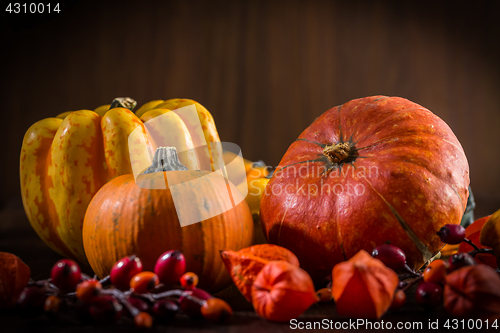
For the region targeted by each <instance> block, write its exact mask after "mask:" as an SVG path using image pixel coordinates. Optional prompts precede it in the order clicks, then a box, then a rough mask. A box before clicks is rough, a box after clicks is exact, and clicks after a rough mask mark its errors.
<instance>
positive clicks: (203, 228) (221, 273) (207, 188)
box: [83, 171, 253, 291]
mask: <svg viewBox="0 0 500 333" xmlns="http://www.w3.org/2000/svg"><path fill="white" fill-rule="evenodd" d="M163 174H165V178H164V175H163ZM166 174H168V176H167V175H166ZM141 177H144V178H145V179H141ZM167 177H168V179H169V181H171V180H172V179H174V180H175V181H176V182H188V181H189V182H190V183H189V184H190V186H193V189H194V190H195V191H193V192H191V193H190V194H182V195H184V196H185V197H184V198H183V199H184V200H186V202H188V203H192V204H193V206H192V208H191V209H189V211H188V212H185V213H187V214H194V215H195V216H196V214H198V212H199V210H202V209H205V210H209V211H213V210H214V209H215V208H217V206H219V205H222V204H223V202H224V201H225V200H226V201H227V193H228V189H227V187H226V185H225V182H224V181H222V182H213V181H211V179H213V178H212V177H222V176H219V175H218V174H217V173H214V172H212V173H210V174H208V173H207V172H204V171H167V172H159V173H153V174H148V175H142V176H139V178H138V182H139V183H142V184H144V183H143V182H146V183H153V184H146V185H145V186H144V187H146V188H143V187H139V186H138V185H137V184H136V182H135V181H134V177H133V175H124V176H120V177H117V178H115V179H113V180H112V181H110V182H109V183H107V184H106V185H104V186H103V187H102V188H101V189H100V190H99V192H98V193H97V194H96V195H95V197H94V199H92V202H91V203H90V205H89V207H88V209H87V214H86V215H85V222H84V227H83V242H84V246H85V253H86V255H87V258H88V260H89V263H90V265H91V267H92V269H93V270H94V272H95V273H96V274H97V275H98V276H99V277H104V276H106V275H107V274H109V272H110V270H111V268H112V266H113V264H114V263H115V262H116V261H118V260H119V259H121V258H122V257H125V256H128V255H132V254H135V255H137V256H138V257H139V258H140V259H141V261H142V262H143V265H144V270H153V269H154V265H155V262H156V260H157V259H158V257H159V256H160V255H161V254H162V253H163V252H165V251H168V250H172V249H178V250H180V251H182V252H183V254H184V256H185V258H186V265H187V267H186V270H187V271H192V272H195V273H196V274H198V275H199V276H200V287H202V288H206V289H208V290H210V291H218V290H221V289H222V288H224V287H227V286H228V285H229V284H230V283H231V278H230V276H229V274H228V273H227V271H226V269H225V267H224V264H223V263H222V260H221V258H220V254H219V251H221V250H224V249H233V250H239V249H242V248H244V247H247V246H250V245H251V244H252V242H253V220H252V216H251V214H250V210H249V208H248V205H247V203H246V202H245V200H243V198H239V197H238V196H240V197H241V194H240V193H239V191H238V190H237V189H236V187H235V186H234V185H232V184H230V183H229V184H230V186H231V193H233V195H234V196H235V197H234V200H235V202H238V201H241V202H240V203H239V204H237V205H236V206H235V207H234V208H232V209H230V210H228V211H226V212H224V213H222V214H219V215H217V216H214V217H212V218H210V219H207V220H204V221H202V222H199V223H195V224H191V225H188V226H185V227H181V226H180V224H179V219H178V216H177V213H176V209H175V206H174V202H173V199H172V195H171V190H170V188H168V187H167V188H166V189H147V188H148V187H149V188H151V187H156V188H158V186H153V185H154V183H158V182H164V180H165V179H166V178H167ZM163 184H164V183H163ZM197 202H198V204H197ZM200 202H201V203H203V204H200Z"/></svg>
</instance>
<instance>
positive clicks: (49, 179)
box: [20, 98, 222, 263]
mask: <svg viewBox="0 0 500 333" xmlns="http://www.w3.org/2000/svg"><path fill="white" fill-rule="evenodd" d="M191 104H194V105H195V106H196V111H197V113H198V116H199V120H200V123H201V125H202V127H203V131H202V133H187V134H186V135H185V137H186V138H188V139H191V136H193V140H194V139H200V138H195V137H194V136H195V135H198V136H199V135H200V134H201V135H202V136H204V139H205V140H206V142H207V143H211V142H219V141H220V139H219V136H218V134H217V130H216V128H215V123H214V120H213V118H212V116H211V114H210V113H209V112H208V110H207V109H205V108H204V107H203V106H202V105H201V104H199V103H197V102H195V101H193V100H189V99H178V98H176V99H170V100H166V101H163V100H157V101H152V102H149V103H146V104H144V105H143V106H142V107H141V108H139V110H137V113H136V114H134V113H133V112H131V111H130V110H129V109H128V108H130V109H132V108H133V107H134V106H135V101H133V100H130V99H116V100H115V101H114V103H113V104H112V105H111V106H110V105H103V106H101V107H98V108H97V109H95V110H94V111H91V110H79V111H74V112H64V113H61V114H59V115H58V116H56V117H54V118H46V119H43V120H40V121H38V122H36V123H35V124H33V125H32V126H31V127H30V128H29V129H28V131H27V132H26V134H25V136H24V141H23V145H22V149H21V157H20V176H21V177H20V178H21V196H22V199H23V204H24V209H25V211H26V215H27V216H28V219H29V221H30V223H31V225H32V227H33V229H34V230H35V231H36V232H37V234H38V236H39V237H40V238H41V239H42V240H43V241H44V242H45V243H47V245H49V246H50V247H51V248H52V249H53V250H55V251H56V252H58V253H59V254H61V255H63V256H66V257H70V258H73V259H77V260H79V261H80V262H83V263H85V262H87V259H86V258H85V253H84V249H83V242H82V224H83V217H84V215H85V211H86V209H87V206H88V204H89V202H90V200H91V199H92V197H93V196H94V195H95V193H96V192H97V191H98V190H99V188H101V186H103V185H104V184H105V183H106V182H108V181H109V180H111V179H113V178H115V177H117V176H120V175H124V174H131V173H132V172H133V170H132V164H133V163H134V161H131V159H130V155H129V145H128V137H129V135H130V133H132V132H133V131H134V130H135V129H137V128H140V129H141V131H142V133H144V134H145V133H146V130H145V127H144V124H143V122H146V121H148V120H151V119H152V118H154V117H156V116H159V115H162V114H165V113H167V112H169V111H170V110H175V109H178V108H181V107H184V106H187V105H191ZM120 106H122V107H120ZM110 107H111V109H110ZM179 122H181V121H179ZM180 125H182V124H180ZM183 129H185V126H184V127H183ZM146 141H147V140H146ZM198 141H199V140H198ZM149 144H151V146H153V147H152V150H153V151H154V148H155V147H154V144H153V143H151V142H149ZM142 148H143V149H140V150H139V151H140V153H139V154H136V155H135V158H136V159H137V160H139V161H146V160H148V158H149V156H148V149H147V147H142ZM197 152H199V153H205V154H208V155H210V156H209V158H210V161H211V162H212V166H214V165H218V164H221V163H222V155H221V154H218V152H215V151H211V146H210V145H208V146H207V149H205V150H200V149H198V150H197ZM139 164H140V163H139ZM213 169H218V168H217V167H214V168H213Z"/></svg>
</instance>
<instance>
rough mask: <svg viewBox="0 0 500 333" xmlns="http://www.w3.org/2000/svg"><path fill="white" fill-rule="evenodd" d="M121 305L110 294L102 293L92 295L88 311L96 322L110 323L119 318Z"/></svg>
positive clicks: (121, 309)
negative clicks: (100, 294) (101, 294)
mask: <svg viewBox="0 0 500 333" xmlns="http://www.w3.org/2000/svg"><path fill="white" fill-rule="evenodd" d="M122 311H123V306H122V305H121V304H120V303H119V302H118V301H117V300H116V299H115V298H114V297H112V296H108V295H104V296H97V297H94V299H93V300H92V302H91V304H90V307H89V313H90V316H91V317H92V319H93V320H94V321H95V322H96V323H98V324H112V323H114V322H116V321H117V320H118V319H120V317H121V314H122Z"/></svg>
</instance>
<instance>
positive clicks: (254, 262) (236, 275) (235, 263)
mask: <svg viewBox="0 0 500 333" xmlns="http://www.w3.org/2000/svg"><path fill="white" fill-rule="evenodd" d="M221 257H222V261H223V262H224V265H225V266H226V269H227V270H228V272H229V274H230V275H231V278H232V279H233V282H234V284H235V285H236V287H237V288H238V290H239V291H240V292H241V293H242V294H243V296H245V298H246V299H247V300H248V301H249V302H252V284H253V281H254V280H255V278H256V277H257V274H259V272H260V271H261V269H262V268H264V266H265V265H266V264H267V263H268V262H269V261H271V260H284V261H287V262H290V263H291V264H292V265H294V266H296V267H299V260H298V259H297V257H296V256H295V255H294V254H293V253H292V252H290V251H289V250H287V249H285V248H284V247H281V246H277V245H272V244H260V245H254V246H250V247H247V248H244V249H242V250H240V251H231V250H227V251H222V252H221Z"/></svg>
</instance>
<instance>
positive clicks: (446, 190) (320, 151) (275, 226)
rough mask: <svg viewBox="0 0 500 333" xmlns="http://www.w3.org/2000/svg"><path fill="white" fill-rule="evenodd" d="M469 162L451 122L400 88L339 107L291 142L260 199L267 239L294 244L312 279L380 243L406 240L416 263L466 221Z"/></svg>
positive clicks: (410, 260) (414, 265)
mask: <svg viewBox="0 0 500 333" xmlns="http://www.w3.org/2000/svg"><path fill="white" fill-rule="evenodd" d="M468 185H469V166H468V163H467V159H466V156H465V153H464V151H463V149H462V146H461V145H460V142H459V141H458V139H457V138H456V137H455V135H454V134H453V132H452V131H451V129H450V128H449V127H448V125H447V124H446V123H445V122H444V121H443V120H441V119H440V118H439V117H437V116H436V115H434V114H433V113H432V112H431V111H429V110H427V109H425V108H424V107H422V106H420V105H418V104H416V103H413V102H410V101H409V100H406V99H403V98H399V97H385V96H373V97H366V98H361V99H356V100H352V101H350V102H347V103H345V104H343V105H341V106H337V107H334V108H332V109H330V110H328V111H327V112H325V113H324V114H323V115H321V116H320V117H319V118H317V119H316V120H315V121H314V122H313V123H312V124H311V125H310V126H309V127H308V128H307V129H306V130H305V131H304V132H302V134H301V135H300V136H299V138H298V139H297V140H296V141H295V142H293V143H292V145H291V146H290V147H289V148H288V150H287V152H286V153H285V155H284V157H283V158H282V160H281V162H280V164H279V166H278V167H277V169H276V171H275V173H274V175H273V177H272V179H271V180H270V182H269V184H268V185H267V187H266V191H265V193H264V196H263V198H262V201H261V206H260V210H261V215H260V219H261V224H262V227H263V230H264V234H265V236H266V238H267V240H268V241H269V242H270V243H273V244H277V245H281V246H283V247H286V248H288V249H289V250H291V251H292V252H294V253H295V255H296V256H297V257H298V258H299V261H300V263H301V266H302V267H303V268H304V269H305V270H306V271H308V272H309V273H310V274H311V276H312V277H313V278H314V280H315V281H316V282H318V281H321V279H323V278H324V277H326V276H327V275H328V274H330V272H331V271H332V268H333V266H335V264H337V263H339V262H341V261H344V260H347V259H349V258H351V257H352V256H354V255H355V254H356V253H357V252H358V251H360V250H365V251H368V252H369V253H370V252H371V251H372V250H373V249H374V248H375V247H376V246H378V245H381V244H384V243H391V244H393V245H395V246H398V247H400V248H401V249H402V250H403V251H404V252H405V253H406V257H407V263H408V265H409V266H410V267H412V268H418V267H420V266H421V265H422V264H423V263H424V262H426V261H428V260H429V259H430V258H431V257H432V256H433V255H434V254H435V253H437V252H438V251H439V249H440V248H441V247H442V246H443V243H442V242H441V241H440V239H439V237H438V236H437V235H436V232H437V231H438V230H439V229H440V228H441V227H442V226H443V225H445V224H447V223H454V224H458V223H460V220H461V218H462V215H463V213H464V210H465V206H466V202H467V196H468Z"/></svg>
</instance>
